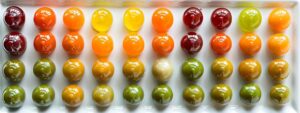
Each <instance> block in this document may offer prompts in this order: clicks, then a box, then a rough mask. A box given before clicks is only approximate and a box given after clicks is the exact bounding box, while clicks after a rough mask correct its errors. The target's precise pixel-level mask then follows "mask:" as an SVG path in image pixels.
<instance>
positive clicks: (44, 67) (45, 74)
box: [33, 58, 56, 81]
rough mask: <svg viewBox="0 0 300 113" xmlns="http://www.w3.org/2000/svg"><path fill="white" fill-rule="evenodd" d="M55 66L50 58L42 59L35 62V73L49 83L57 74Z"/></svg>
mask: <svg viewBox="0 0 300 113" xmlns="http://www.w3.org/2000/svg"><path fill="white" fill-rule="evenodd" d="M55 70H56V68H55V64H54V63H53V62H52V61H51V60H50V59H48V58H42V59H39V60H38V61H36V62H35V64H34V66H33V73H34V75H35V76H36V77H38V78H39V79H40V80H42V81H49V80H51V79H52V78H53V75H54V73H55Z"/></svg>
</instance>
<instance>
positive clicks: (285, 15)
mask: <svg viewBox="0 0 300 113" xmlns="http://www.w3.org/2000/svg"><path fill="white" fill-rule="evenodd" d="M268 21H269V26H270V27H271V29H272V30H274V31H275V32H282V31H284V30H285V29H287V28H288V27H289V25H290V23H291V16H290V14H289V12H288V11H287V10H286V9H284V8H275V9H274V10H273V11H272V12H271V13H270V15H269V20H268Z"/></svg>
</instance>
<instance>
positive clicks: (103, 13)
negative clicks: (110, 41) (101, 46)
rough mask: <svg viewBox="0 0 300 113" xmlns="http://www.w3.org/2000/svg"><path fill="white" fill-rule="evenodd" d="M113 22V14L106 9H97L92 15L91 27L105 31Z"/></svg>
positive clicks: (101, 31) (98, 30)
mask: <svg viewBox="0 0 300 113" xmlns="http://www.w3.org/2000/svg"><path fill="white" fill-rule="evenodd" d="M112 22H113V16H112V14H111V13H110V11H108V10H107V9H103V8H100V9H97V10H96V11H95V12H94V13H93V15H92V27H93V29H94V30H95V31H97V32H100V33H106V32H107V31H108V30H109V29H110V27H111V25H112Z"/></svg>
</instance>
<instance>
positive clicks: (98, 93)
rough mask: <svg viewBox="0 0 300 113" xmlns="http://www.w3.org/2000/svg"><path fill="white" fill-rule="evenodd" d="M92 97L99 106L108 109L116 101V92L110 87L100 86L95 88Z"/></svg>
mask: <svg viewBox="0 0 300 113" xmlns="http://www.w3.org/2000/svg"><path fill="white" fill-rule="evenodd" d="M92 96H93V100H94V102H95V104H96V105H97V106H100V107H107V106H109V105H110V104H111V103H112V101H113V100H114V91H113V89H112V88H111V87H110V86H108V85H105V84H103V85H98V86H96V87H95V88H94V90H93V94H92Z"/></svg>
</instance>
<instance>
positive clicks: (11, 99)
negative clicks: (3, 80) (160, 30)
mask: <svg viewBox="0 0 300 113" xmlns="http://www.w3.org/2000/svg"><path fill="white" fill-rule="evenodd" d="M2 98H3V103H4V105H5V106H7V107H8V108H19V107H21V106H22V105H23V103H24V100H25V91H24V89H23V88H22V87H20V86H18V85H11V86H8V87H7V88H5V89H4V91H3V94H2Z"/></svg>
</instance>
